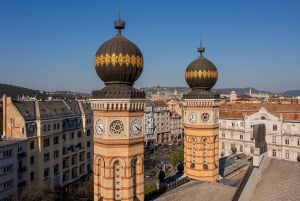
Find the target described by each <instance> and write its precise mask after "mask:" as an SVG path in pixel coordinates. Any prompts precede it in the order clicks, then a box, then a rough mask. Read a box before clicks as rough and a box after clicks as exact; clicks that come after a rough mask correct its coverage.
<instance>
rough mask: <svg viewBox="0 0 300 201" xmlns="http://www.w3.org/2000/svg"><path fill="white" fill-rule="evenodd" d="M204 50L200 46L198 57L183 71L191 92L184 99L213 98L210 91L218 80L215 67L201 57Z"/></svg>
mask: <svg viewBox="0 0 300 201" xmlns="http://www.w3.org/2000/svg"><path fill="white" fill-rule="evenodd" d="M204 51H205V48H204V47H202V45H201V46H200V48H198V52H200V56H199V57H198V58H197V59H195V60H194V61H193V62H191V63H190V64H189V65H188V67H187V68H186V71H185V80H186V82H187V84H188V85H189V87H190V88H191V89H192V91H191V92H190V93H189V94H187V95H185V98H215V97H216V96H215V95H214V94H213V92H211V91H210V89H211V88H212V87H213V86H214V85H215V84H216V82H217V80H218V70H217V68H216V66H215V65H214V64H213V63H212V62H211V61H209V60H208V59H206V58H205V57H204V56H203V53H204Z"/></svg>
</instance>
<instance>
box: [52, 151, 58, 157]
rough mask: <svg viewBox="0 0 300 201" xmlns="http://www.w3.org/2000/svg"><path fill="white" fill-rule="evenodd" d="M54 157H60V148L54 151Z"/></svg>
mask: <svg viewBox="0 0 300 201" xmlns="http://www.w3.org/2000/svg"><path fill="white" fill-rule="evenodd" d="M53 157H54V158H58V157H59V150H56V151H54V152H53Z"/></svg>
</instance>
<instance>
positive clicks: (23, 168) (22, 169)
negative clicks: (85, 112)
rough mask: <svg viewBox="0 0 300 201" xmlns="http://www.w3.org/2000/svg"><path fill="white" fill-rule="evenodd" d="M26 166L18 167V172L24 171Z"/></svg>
mask: <svg viewBox="0 0 300 201" xmlns="http://www.w3.org/2000/svg"><path fill="white" fill-rule="evenodd" d="M26 169H27V168H26V166H21V167H19V168H18V173H22V172H25V171H26Z"/></svg>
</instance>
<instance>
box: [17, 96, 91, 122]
mask: <svg viewBox="0 0 300 201" xmlns="http://www.w3.org/2000/svg"><path fill="white" fill-rule="evenodd" d="M38 104H39V110H40V117H41V119H51V118H60V117H65V116H76V115H81V112H80V108H79V105H78V102H77V101H75V100H59V101H39V102H38ZM14 105H15V106H16V107H17V109H18V110H19V111H20V113H21V114H22V116H23V117H24V119H25V120H26V121H30V120H35V119H36V109H37V108H36V107H35V101H14ZM82 106H83V107H82V108H83V110H84V112H85V114H86V115H87V114H92V110H91V107H90V104H88V103H82Z"/></svg>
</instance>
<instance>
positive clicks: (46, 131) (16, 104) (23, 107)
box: [3, 97, 93, 189]
mask: <svg viewBox="0 0 300 201" xmlns="http://www.w3.org/2000/svg"><path fill="white" fill-rule="evenodd" d="M92 118H93V116H92V111H91V108H90V105H89V103H86V102H81V101H71V100H69V101H64V100H61V101H12V100H11V98H10V97H4V98H3V135H4V137H5V138H6V139H19V140H24V141H25V142H26V146H24V147H23V148H22V151H23V152H24V153H26V158H25V160H23V161H22V163H19V164H18V166H19V169H20V171H21V170H22V171H24V172H25V173H26V174H25V173H24V174H25V176H24V177H23V178H24V183H23V184H24V189H26V188H30V187H33V186H35V185H41V184H47V185H50V186H51V187H66V186H68V185H69V184H72V183H74V182H76V181H78V180H80V179H81V178H82V177H84V176H85V175H87V174H88V173H89V172H91V170H92V164H93V161H92V159H93V158H92V155H93V148H92V144H93V138H92V136H93V130H92V122H93V121H92V120H93V119H92ZM20 157H21V156H20Z"/></svg>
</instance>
